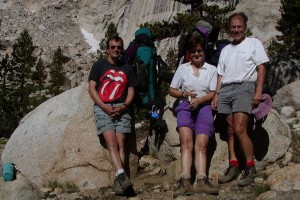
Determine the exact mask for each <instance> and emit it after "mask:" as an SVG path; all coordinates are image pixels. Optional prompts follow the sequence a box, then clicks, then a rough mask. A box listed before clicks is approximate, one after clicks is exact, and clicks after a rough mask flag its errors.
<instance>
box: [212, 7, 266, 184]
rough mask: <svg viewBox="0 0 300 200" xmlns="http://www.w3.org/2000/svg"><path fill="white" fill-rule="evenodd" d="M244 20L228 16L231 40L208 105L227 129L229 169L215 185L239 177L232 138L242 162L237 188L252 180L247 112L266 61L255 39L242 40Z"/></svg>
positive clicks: (260, 84) (256, 94) (257, 96)
mask: <svg viewBox="0 0 300 200" xmlns="http://www.w3.org/2000/svg"><path fill="white" fill-rule="evenodd" d="M247 20H248V17H247V16H246V15H245V14H244V13H242V12H239V13H234V14H232V15H231V16H230V17H229V23H230V27H229V28H230V34H231V36H232V38H233V41H232V43H231V44H229V45H227V46H226V47H225V48H224V49H223V50H222V52H221V55H220V59H219V63H218V67H217V71H218V81H217V89H216V91H217V92H216V95H215V97H214V99H213V101H212V103H211V105H212V107H213V108H214V109H215V110H218V113H219V114H222V115H225V120H226V123H227V126H228V141H227V143H228V153H229V167H228V168H227V169H226V170H225V172H224V175H222V176H220V177H219V180H218V181H219V183H221V184H222V183H227V182H230V181H232V180H234V179H235V178H237V177H238V175H239V167H240V165H239V162H238V159H237V157H236V153H235V149H234V146H235V145H234V142H235V141H234V138H235V136H236V137H237V141H238V142H239V145H240V147H241V150H242V151H243V155H244V156H245V159H246V163H245V168H244V170H243V176H242V178H241V179H240V180H239V182H238V185H239V186H240V187H244V186H247V185H250V184H251V183H253V181H254V176H255V173H256V168H255V162H254V150H253V144H252V141H251V139H250V138H249V136H248V133H247V125H248V122H249V117H250V113H251V110H252V109H253V108H254V107H256V106H257V105H258V104H259V103H260V102H261V100H262V90H263V84H264V81H265V77H266V68H265V65H264V63H266V62H268V61H269V58H268V56H267V54H266V52H265V50H264V47H263V45H262V43H261V42H260V41H259V40H258V39H257V38H248V37H246V29H247Z"/></svg>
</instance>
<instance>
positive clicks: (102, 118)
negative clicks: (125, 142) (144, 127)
mask: <svg viewBox="0 0 300 200" xmlns="http://www.w3.org/2000/svg"><path fill="white" fill-rule="evenodd" d="M114 105H115V106H119V105H122V104H114ZM94 115H95V123H96V128H97V135H101V134H102V133H104V132H105V131H108V130H115V131H116V133H131V116H130V115H129V113H128V112H125V113H123V114H122V116H121V118H119V119H113V118H111V117H109V116H108V115H107V114H106V113H105V112H104V111H103V110H102V109H101V108H100V107H99V106H96V105H95V106H94Z"/></svg>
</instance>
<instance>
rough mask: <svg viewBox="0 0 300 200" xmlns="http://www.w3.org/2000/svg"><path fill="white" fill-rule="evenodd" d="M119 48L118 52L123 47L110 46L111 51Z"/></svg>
mask: <svg viewBox="0 0 300 200" xmlns="http://www.w3.org/2000/svg"><path fill="white" fill-rule="evenodd" d="M115 48H117V49H118V50H122V49H123V47H122V46H110V49H115Z"/></svg>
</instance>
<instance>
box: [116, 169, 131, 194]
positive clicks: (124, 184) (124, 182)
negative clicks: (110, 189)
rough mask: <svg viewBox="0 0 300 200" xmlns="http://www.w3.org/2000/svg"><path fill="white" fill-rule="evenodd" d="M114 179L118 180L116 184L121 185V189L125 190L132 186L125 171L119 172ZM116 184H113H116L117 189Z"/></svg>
mask: <svg viewBox="0 0 300 200" xmlns="http://www.w3.org/2000/svg"><path fill="white" fill-rule="evenodd" d="M115 181H116V182H118V184H119V185H120V186H121V188H122V190H123V191H125V190H127V189H128V188H129V187H131V186H132V183H131V181H130V179H129V178H128V176H127V175H126V174H125V173H122V174H119V175H118V176H117V177H116V179H115ZM118 184H115V185H116V186H117V189H118V190H119V186H118Z"/></svg>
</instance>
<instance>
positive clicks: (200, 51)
mask: <svg viewBox="0 0 300 200" xmlns="http://www.w3.org/2000/svg"><path fill="white" fill-rule="evenodd" d="M196 52H197V53H203V52H204V50H203V49H192V50H190V53H196Z"/></svg>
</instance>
